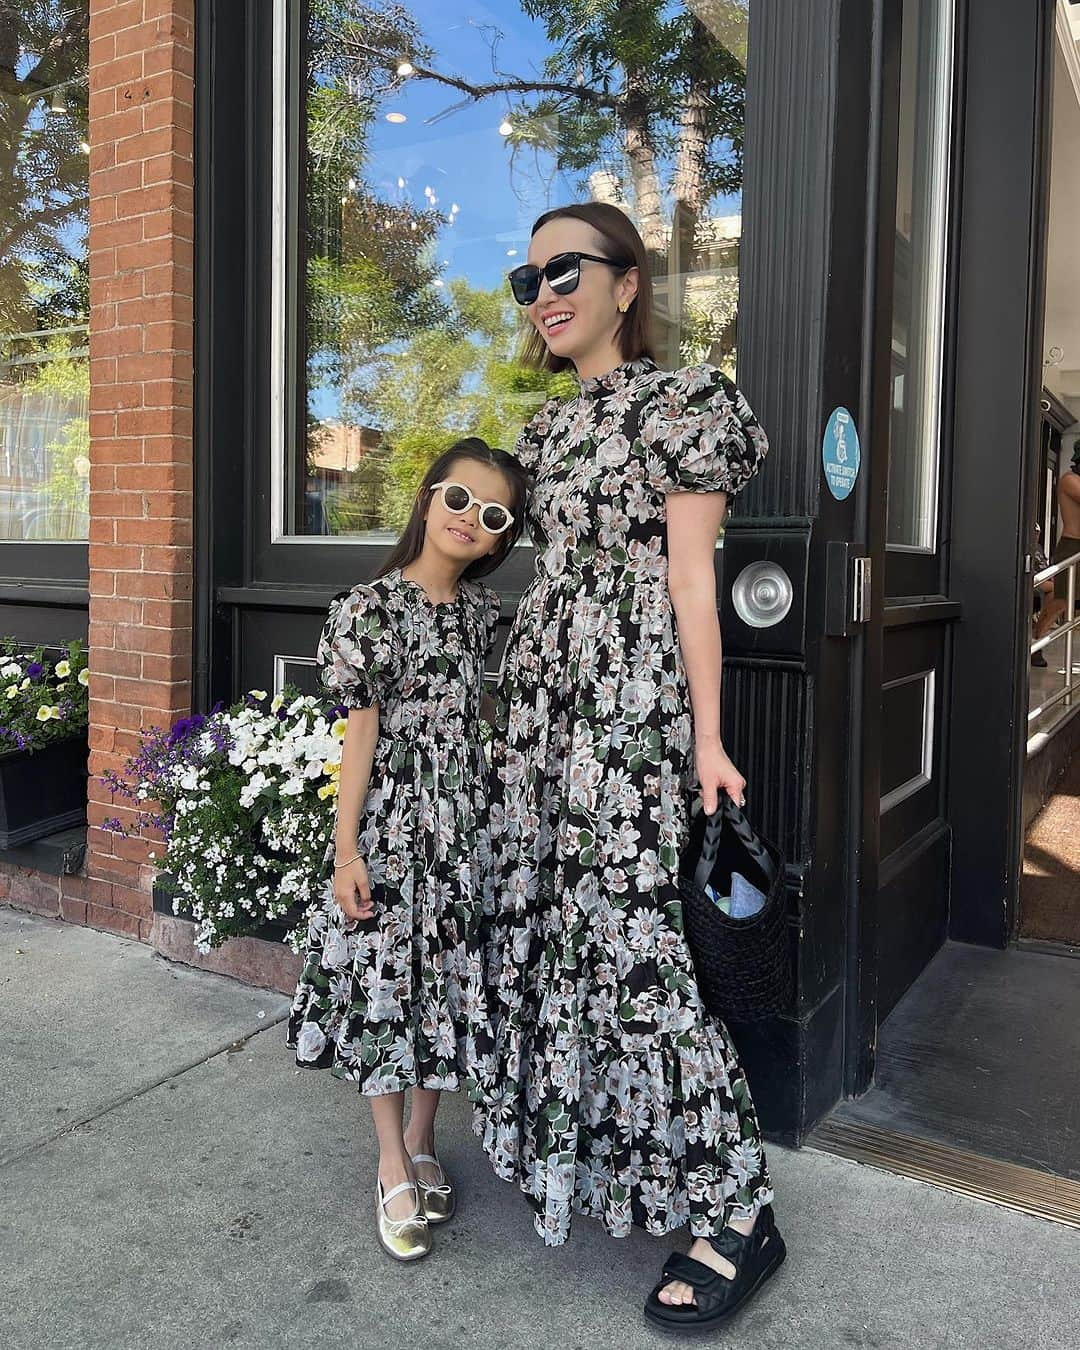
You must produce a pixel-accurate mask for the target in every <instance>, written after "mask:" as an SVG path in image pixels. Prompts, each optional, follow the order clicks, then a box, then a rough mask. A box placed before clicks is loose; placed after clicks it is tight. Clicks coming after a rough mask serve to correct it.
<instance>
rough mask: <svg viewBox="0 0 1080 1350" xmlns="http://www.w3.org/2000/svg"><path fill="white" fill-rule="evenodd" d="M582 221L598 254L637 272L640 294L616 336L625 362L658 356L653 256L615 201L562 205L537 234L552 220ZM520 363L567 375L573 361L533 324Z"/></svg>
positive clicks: (544, 220) (545, 219)
mask: <svg viewBox="0 0 1080 1350" xmlns="http://www.w3.org/2000/svg"><path fill="white" fill-rule="evenodd" d="M562 219H570V220H581V221H584V223H585V224H586V225H588V226H589V228H590V229H591V230H592V231H593V232H594V234H596V236H597V237H598V238H599V239H600V241H601V247H600V250H599V252H600V253H601V254H602V255H603V256H604V257H605V258H610V259H611V261H612V262H615V263H618V264H619V265H620V266H623V267H625V268H626V269H627V270H629V269H630V268H631V267H636V268H637V270H638V288H637V295H636V296H635V297H634V298H633V300H631V302H630V308H629V309H628V310H627V311H626V313H625V314H624V315H623V316H622V322H621V323H620V325H619V330H618V333H617V334H616V337H617V339H618V343H619V352H620V354H621V356H622V359H623V360H624V361H636V360H637V358H638V357H639V356H655V355H656V353H655V351H654V349H653V334H652V324H653V288H652V275H651V273H650V272H649V255H648V254H647V253H646V252H645V245H644V243H643V242H642V239H641V235H640V234H638V232H637V230H636V229H635V227H634V222H633V221H632V220H631V219H630V217H629V216H628V215H627V214H626V213H625V211H620V210H619V208H618V207H617V206H612V205H611V204H610V202H575V203H574V204H573V205H571V206H557V207H555V209H554V210H552V211H545V212H544V214H543V215H542V216H539V217H538V218H537V221H536V223H535V224H534V225H533V227H532V234H535V233H536V232H537V230H539V229H540V228H541V226H544V225H546V224H547V223H548V221H549V220H562ZM521 361H522V364H524V365H526V366H532V367H533V368H534V369H537V370H553V371H554V370H566V369H567V368H568V367H570V366H572V365H573V362H572V361H570V360H568V359H567V358H566V357H565V356H555V355H554V354H553V353H552V351H551V348H550V347H549V346H548V345H547V343H546V342H545V341H544V336H543V334H542V333H541V332H539V331H538V330H537V329H536V328H535V327H534V326H533V325H532V324H531V323H530V324H529V331H528V333H527V334H526V336H525V340H524V342H523V344H522V348H521Z"/></svg>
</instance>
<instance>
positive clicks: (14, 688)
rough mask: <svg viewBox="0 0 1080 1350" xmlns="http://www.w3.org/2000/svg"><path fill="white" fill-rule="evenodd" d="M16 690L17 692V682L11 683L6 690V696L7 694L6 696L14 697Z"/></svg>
mask: <svg viewBox="0 0 1080 1350" xmlns="http://www.w3.org/2000/svg"><path fill="white" fill-rule="evenodd" d="M18 692H19V686H18V685H17V684H13V685H11V687H10V688H9V689H8V691H7V696H8V698H15V696H16V695H17V694H18Z"/></svg>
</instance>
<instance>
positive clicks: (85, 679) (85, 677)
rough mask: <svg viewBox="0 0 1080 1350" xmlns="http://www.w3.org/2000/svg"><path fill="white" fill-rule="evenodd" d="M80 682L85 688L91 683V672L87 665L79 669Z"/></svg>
mask: <svg viewBox="0 0 1080 1350" xmlns="http://www.w3.org/2000/svg"><path fill="white" fill-rule="evenodd" d="M79 683H80V684H81V685H82V686H83V687H84V688H85V686H86V685H88V684H89V683H90V672H89V670H87V668H86V667H85V666H84V667H83V668H82V670H80V671H79Z"/></svg>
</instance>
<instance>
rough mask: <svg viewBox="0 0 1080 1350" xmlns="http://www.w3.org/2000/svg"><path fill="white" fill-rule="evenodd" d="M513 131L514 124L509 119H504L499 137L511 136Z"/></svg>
mask: <svg viewBox="0 0 1080 1350" xmlns="http://www.w3.org/2000/svg"><path fill="white" fill-rule="evenodd" d="M513 130H514V124H513V122H511V121H510V119H509V117H504V118H503V120H502V121H501V122H500V123H499V135H500V136H509V135H511V134H512V132H513Z"/></svg>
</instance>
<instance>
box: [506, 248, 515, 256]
mask: <svg viewBox="0 0 1080 1350" xmlns="http://www.w3.org/2000/svg"><path fill="white" fill-rule="evenodd" d="M506 256H507V257H508V258H516V257H517V249H516V248H508V249H507V250H506Z"/></svg>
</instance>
